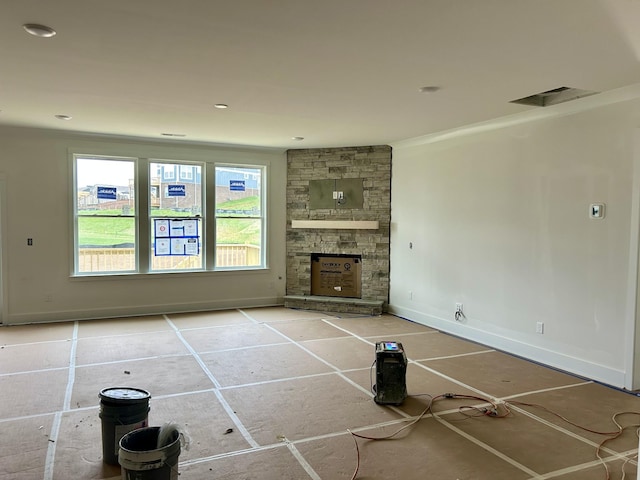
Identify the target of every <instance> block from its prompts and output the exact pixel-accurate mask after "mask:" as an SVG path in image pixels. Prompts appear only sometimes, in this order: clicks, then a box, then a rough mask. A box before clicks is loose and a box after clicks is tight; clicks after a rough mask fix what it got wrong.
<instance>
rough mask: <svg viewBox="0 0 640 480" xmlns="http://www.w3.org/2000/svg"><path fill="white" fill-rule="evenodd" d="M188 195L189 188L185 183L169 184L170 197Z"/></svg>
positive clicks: (168, 194)
mask: <svg viewBox="0 0 640 480" xmlns="http://www.w3.org/2000/svg"><path fill="white" fill-rule="evenodd" d="M186 195H187V188H186V186H185V185H167V196H168V197H185V196H186Z"/></svg>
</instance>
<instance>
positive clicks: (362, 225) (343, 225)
mask: <svg viewBox="0 0 640 480" xmlns="http://www.w3.org/2000/svg"><path fill="white" fill-rule="evenodd" d="M379 226H380V222H378V220H291V228H323V229H337V230H377V229H378V228H379Z"/></svg>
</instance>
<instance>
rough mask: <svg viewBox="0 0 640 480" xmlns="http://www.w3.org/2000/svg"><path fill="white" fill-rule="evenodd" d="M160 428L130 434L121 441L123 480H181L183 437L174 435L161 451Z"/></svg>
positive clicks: (120, 452) (120, 453) (173, 432)
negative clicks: (180, 465)
mask: <svg viewBox="0 0 640 480" xmlns="http://www.w3.org/2000/svg"><path fill="white" fill-rule="evenodd" d="M159 434H160V427H147V428H140V429H138V430H134V431H133V432H129V433H127V434H126V435H125V436H124V437H122V439H121V440H120V451H119V455H118V462H119V463H120V465H121V466H122V469H121V471H122V480H178V475H179V473H178V457H179V456H180V433H179V432H178V430H173V431H172V432H170V436H169V438H167V439H166V445H164V446H161V447H158V436H159Z"/></svg>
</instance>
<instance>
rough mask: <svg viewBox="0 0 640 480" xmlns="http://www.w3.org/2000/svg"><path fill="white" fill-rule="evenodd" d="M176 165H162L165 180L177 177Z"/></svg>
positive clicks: (161, 169)
mask: <svg viewBox="0 0 640 480" xmlns="http://www.w3.org/2000/svg"><path fill="white" fill-rule="evenodd" d="M175 168H176V167H175V165H160V171H161V172H162V178H164V179H165V180H173V179H174V178H176V171H175Z"/></svg>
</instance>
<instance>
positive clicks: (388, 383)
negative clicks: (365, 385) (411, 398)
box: [373, 342, 407, 405]
mask: <svg viewBox="0 0 640 480" xmlns="http://www.w3.org/2000/svg"><path fill="white" fill-rule="evenodd" d="M406 377H407V356H406V355H405V353H404V348H402V344H401V343H400V342H376V384H375V385H374V387H373V388H374V392H375V397H374V398H373V399H374V400H375V402H376V403H379V404H382V405H388V404H391V405H399V404H401V403H402V402H403V401H404V399H405V398H407V381H406Z"/></svg>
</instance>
